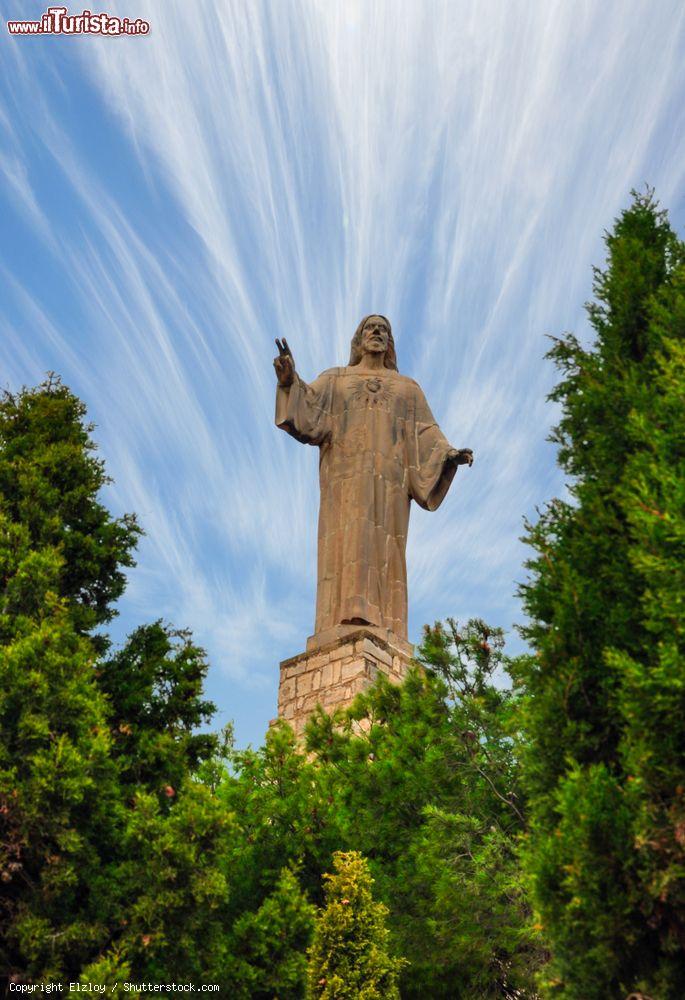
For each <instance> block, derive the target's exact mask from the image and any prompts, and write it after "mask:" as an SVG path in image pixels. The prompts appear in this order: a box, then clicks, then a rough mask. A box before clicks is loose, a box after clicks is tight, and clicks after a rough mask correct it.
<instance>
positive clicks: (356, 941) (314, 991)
mask: <svg viewBox="0 0 685 1000" xmlns="http://www.w3.org/2000/svg"><path fill="white" fill-rule="evenodd" d="M333 869H334V870H333V873H332V874H326V875H324V880H325V883H326V905H325V907H324V909H323V911H322V912H321V914H320V916H319V918H318V920H317V922H316V928H315V931H314V941H313V943H312V947H311V952H310V957H309V969H308V973H307V997H308V998H310V1000H357V998H359V1000H399V996H400V993H399V989H398V987H397V979H398V973H399V970H400V968H401V966H402V960H401V959H397V958H393V957H391V955H390V954H389V951H388V947H389V935H388V931H387V928H386V926H385V918H386V916H387V913H388V909H387V907H386V906H384V905H383V904H382V903H376V902H374V899H373V896H372V893H371V886H372V885H373V879H372V878H371V875H370V873H369V869H368V865H367V863H366V861H365V859H364V858H363V857H362V855H361V854H360V853H359V852H358V851H349V852H347V853H345V852H342V851H338V852H336V853H335V854H334V855H333Z"/></svg>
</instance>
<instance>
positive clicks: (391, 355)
mask: <svg viewBox="0 0 685 1000" xmlns="http://www.w3.org/2000/svg"><path fill="white" fill-rule="evenodd" d="M381 352H382V353H383V354H384V358H383V364H384V365H385V367H386V368H392V369H393V370H394V371H397V357H396V355H395V341H394V340H393V339H392V327H391V326H390V320H388V319H386V318H385V316H381V315H379V314H378V313H372V314H371V315H370V316H365V317H364V319H363V320H362V321H361V323H360V324H359V326H358V327H357V329H356V331H355V334H354V337H353V338H352V347H351V349H350V362H349V363H350V367H352V365H358V364H359V362H360V361H361V359H362V358H363V357H364V355H365V354H368V353H372V354H376V353H381Z"/></svg>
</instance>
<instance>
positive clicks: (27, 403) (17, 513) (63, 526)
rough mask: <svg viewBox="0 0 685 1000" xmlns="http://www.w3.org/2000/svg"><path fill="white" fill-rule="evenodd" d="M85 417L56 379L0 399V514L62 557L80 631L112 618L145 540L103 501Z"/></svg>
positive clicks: (100, 470) (64, 590)
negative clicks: (140, 542)
mask: <svg viewBox="0 0 685 1000" xmlns="http://www.w3.org/2000/svg"><path fill="white" fill-rule="evenodd" d="M85 413H86V408H85V405H84V404H83V403H82V402H81V400H80V399H78V398H77V397H76V396H74V394H73V393H72V392H71V391H70V390H69V389H68V388H67V387H66V386H65V385H63V383H62V382H61V380H60V379H59V378H58V377H57V376H55V375H50V376H49V377H48V379H47V380H46V381H45V382H44V383H43V384H42V385H40V386H38V387H37V388H35V389H22V390H21V391H20V392H18V393H14V394H13V393H10V392H4V393H3V395H2V398H1V399H0V510H2V512H3V513H4V515H5V516H6V517H7V518H8V520H10V521H11V522H12V523H14V524H21V525H23V526H24V528H25V529H26V531H27V532H28V539H29V543H30V545H31V547H32V548H33V549H36V550H39V549H41V548H43V547H45V546H50V547H51V548H53V549H55V550H56V551H57V552H58V553H59V554H60V555H61V557H62V560H61V564H60V571H59V580H58V581H57V590H56V592H57V594H58V595H59V596H60V597H63V598H65V599H66V600H67V602H68V604H69V609H70V612H71V615H72V618H73V621H74V625H75V627H76V628H77V630H78V631H80V632H90V631H91V630H92V629H94V628H95V627H96V626H98V625H102V624H104V623H106V622H108V621H110V620H111V618H112V617H113V616H114V614H115V611H114V607H113V605H114V602H115V601H116V599H117V598H118V597H119V596H120V595H121V594H122V593H123V591H124V587H125V584H126V580H125V575H124V569H125V568H126V567H129V566H132V565H133V557H132V552H133V549H134V548H135V545H136V542H137V539H138V537H139V535H140V528H139V527H138V524H137V522H136V519H135V517H134V516H133V515H130V514H126V515H124V516H123V517H122V518H119V519H115V518H113V517H112V515H111V514H110V513H109V511H108V510H107V508H106V507H105V506H104V505H103V504H102V503H101V501H100V500H99V498H98V494H99V492H100V490H101V489H102V487H103V486H104V485H105V484H106V483H107V482H108V479H107V476H106V475H105V469H104V463H103V461H102V460H101V459H98V458H96V457H95V454H94V453H95V450H96V446H95V444H94V442H93V440H92V438H91V431H92V425H91V424H88V423H86V422H85ZM93 641H94V642H95V644H96V646H97V647H98V648H100V649H101V648H103V647H104V646H105V645H106V640H105V639H104V638H103V637H95V638H94V640H93Z"/></svg>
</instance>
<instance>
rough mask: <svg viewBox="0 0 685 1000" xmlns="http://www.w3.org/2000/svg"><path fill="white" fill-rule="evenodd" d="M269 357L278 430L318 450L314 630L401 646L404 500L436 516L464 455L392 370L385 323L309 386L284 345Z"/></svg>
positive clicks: (367, 321)
mask: <svg viewBox="0 0 685 1000" xmlns="http://www.w3.org/2000/svg"><path fill="white" fill-rule="evenodd" d="M276 346H277V348H278V357H277V358H276V359H275V360H274V367H275V369H276V376H277V379H278V387H277V389H276V425H277V426H278V427H280V428H282V429H283V430H284V431H287V432H288V434H290V435H291V436H292V437H294V438H295V439H296V440H297V441H301V442H303V443H304V444H311V445H316V446H317V447H318V448H319V453H320V455H319V484H320V489H321V503H320V509H319V536H318V544H319V547H318V577H317V593H316V633H317V634H321V633H325V632H326V631H327V630H330V629H334V628H335V627H336V626H338V625H368V626H372V627H377V628H380V629H389V630H390V632H392V633H394V634H395V635H396V636H399V637H400V638H401V639H404V640H406V639H407V565H406V547H407V528H408V525H409V508H410V504H411V501H412V500H415V501H416V503H418V504H420V506H421V507H423V508H425V509H426V510H436V509H437V508H438V507H439V506H440V504H441V503H442V501H443V499H444V497H445V494H446V493H447V490H448V489H449V487H450V484H451V482H452V479H453V478H454V474H455V472H456V470H457V466H458V465H469V466H470V465H472V463H473V452H472V451H471V450H470V449H469V448H462V449H456V448H452V447H451V445H450V444H449V442H448V441H447V439H446V438H445V437H444V436H443V434H442V432H441V430H440V428H439V427H438V425H437V424H436V422H435V419H434V417H433V414H432V413H431V411H430V409H429V407H428V403H427V402H426V399H425V397H424V395H423V392H422V391H421V389H420V387H419V385H418V384H417V383H416V382H414V380H413V379H410V378H407V377H406V376H405V375H400V374H399V373H398V371H397V361H396V358H395V344H394V341H393V337H392V330H391V327H390V323H389V322H388V320H387V319H386V318H385V317H384V316H377V315H372V316H366V317H365V318H364V319H363V320H362V321H361V323H360V324H359V326H358V328H357V331H356V333H355V335H354V337H353V338H352V350H351V354H350V362H349V364H348V366H347V367H346V368H329V369H328V371H325V372H323V374H322V375H319V377H318V378H317V379H316V380H315V381H314V382H312V383H311V384H309V385H308V384H307V383H306V382H303V381H302V379H301V378H300V377H299V375H298V374H297V372H296V371H295V362H294V359H293V356H292V353H291V351H290V348H289V347H288V344H287V342H286V341H285V340H283V341H282V342H281V341H279V340H277V341H276Z"/></svg>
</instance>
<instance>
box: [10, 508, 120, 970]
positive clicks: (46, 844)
mask: <svg viewBox="0 0 685 1000" xmlns="http://www.w3.org/2000/svg"><path fill="white" fill-rule="evenodd" d="M63 576H64V570H63V558H62V556H61V554H60V553H59V552H58V551H57V550H56V549H54V548H52V547H50V546H44V547H43V548H41V549H38V550H37V549H34V548H31V540H30V533H29V531H28V530H27V529H26V527H25V526H23V525H17V524H15V523H13V522H12V521H10V520H8V518H7V517H6V515H4V514H2V513H0V580H1V581H2V586H1V588H0V881H1V882H2V895H1V897H0V899H1V901H0V922H1V923H2V926H3V934H2V939H1V943H0V962H1V964H2V970H1V974H2V975H5V976H8V977H9V976H12V977H15V978H18V979H19V980H20V981H25V980H26V979H28V980H30V981H35V980H36V979H38V980H40V979H44V978H45V979H51V978H52V979H56V978H59V977H60V976H62V975H70V976H72V977H74V976H77V975H78V971H79V970H80V968H81V965H82V963H83V962H84V961H87V960H88V958H89V956H91V955H92V954H93V953H94V952H96V951H97V949H98V948H99V947H101V946H102V944H103V942H105V941H106V940H107V937H108V934H109V927H110V925H111V922H112V919H113V913H114V912H115V908H116V900H115V896H116V888H115V880H116V876H115V871H114V868H113V865H112V861H113V858H114V854H115V850H116V839H117V831H118V830H120V829H121V825H122V822H121V821H122V803H121V801H120V797H119V794H118V792H119V785H118V780H117V773H116V768H115V766H114V765H113V763H112V760H111V756H110V746H111V741H110V733H109V727H108V724H107V711H106V704H105V701H104V698H103V696H102V695H101V693H100V692H99V690H98V688H97V685H96V683H95V678H94V675H93V661H94V658H95V652H94V650H93V647H92V644H91V643H90V641H89V640H88V639H87V638H86V637H85V636H83V635H82V634H80V633H79V632H78V631H77V630H76V628H75V626H74V622H73V619H72V616H71V609H70V606H69V604H68V602H67V601H66V600H65V599H63V598H60V597H58V596H57V591H58V589H59V585H60V581H61V580H62V579H63Z"/></svg>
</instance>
